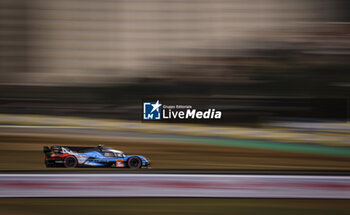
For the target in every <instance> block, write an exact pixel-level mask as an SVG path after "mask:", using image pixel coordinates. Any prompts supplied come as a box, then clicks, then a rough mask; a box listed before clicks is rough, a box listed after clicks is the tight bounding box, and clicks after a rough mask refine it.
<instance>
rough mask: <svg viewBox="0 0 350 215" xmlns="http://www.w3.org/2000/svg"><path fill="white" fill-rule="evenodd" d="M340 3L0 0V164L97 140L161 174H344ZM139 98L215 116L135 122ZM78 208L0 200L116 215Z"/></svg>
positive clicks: (19, 164)
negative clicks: (217, 114) (218, 114)
mask: <svg viewBox="0 0 350 215" xmlns="http://www.w3.org/2000/svg"><path fill="white" fill-rule="evenodd" d="M349 6H350V3H349V1H346V0H294V1H289V0H250V1H244V0H98V1H94V0H30V1H27V0H0V170H2V171H14V170H26V171H33V170H44V169H45V168H44V156H43V154H42V152H41V150H42V147H43V146H44V145H72V146H74V145H77V146H96V145H98V144H104V145H106V146H109V147H113V148H116V149H119V150H122V151H125V153H127V154H142V155H145V156H146V157H148V158H150V159H151V161H152V165H153V168H154V169H160V170H161V169H163V170H164V169H166V170H169V169H170V170H171V169H189V171H193V170H198V169H200V170H224V169H225V170H266V171H270V170H303V171H321V170H322V171H330V170H331V171H334V170H336V171H349V170H350V148H349V146H350V138H349V135H350V125H349V123H348V119H349V104H350V100H349V95H350V90H349V87H350V73H349V69H350V61H349V60H350V58H349V55H350V22H349V21H350V16H349V9H350V7H349ZM147 98H152V99H159V100H160V101H163V102H169V103H173V104H184V105H193V106H195V107H196V106H200V107H202V108H204V109H205V108H215V109H217V110H221V111H222V112H223V117H222V118H223V119H222V120H219V121H215V122H213V121H206V120H202V121H195V122H191V123H178V122H176V123H164V122H163V123H145V122H141V114H142V113H141V112H142V100H143V99H147ZM84 170H85V171H88V170H89V169H84ZM54 171H59V170H55V169H54ZM105 171H106V170H105ZM112 171H115V170H112ZM344 189H345V188H344ZM322 198H323V197H322ZM135 200H137V201H139V202H142V204H139V205H138V206H139V208H137V207H134V203H133V201H129V200H122V199H119V200H118V202H119V201H124V203H121V205H120V204H119V206H118V208H117V209H118V212H126V213H127V214H139V213H143V214H144V213H146V214H147V213H149V214H164V213H167V214H172V213H173V214H175V213H176V214H178V213H181V214H182V213H184V212H187V213H190V212H192V213H196V212H198V213H199V212H201V214H211V213H218V211H219V212H220V213H221V214H231V213H232V212H233V211H235V212H236V213H239V214H254V213H256V211H260V212H261V213H262V214H264V213H266V214H271V212H275V213H278V214H281V213H283V214H288V213H290V214H296V213H298V214H312V213H317V214H327V213H330V214H347V212H348V210H349V207H348V205H349V204H348V203H347V202H345V200H344V201H342V200H337V201H336V200H334V201H333V202H330V201H328V200H324V201H323V200H322V201H321V200H300V201H299V200H288V199H287V200H268V199H265V200H248V199H246V200H234V199H224V200H218V199H205V200H198V199H197V200H196V199H192V200H187V199H185V200H183V199H176V200H168V199H158V200H157V199H156V200H153V199H135ZM42 201H45V204H44V203H43V202H42ZM85 201H88V202H90V203H89V204H91V207H88V206H87V205H86V204H84V203H83V202H82V201H81V200H79V199H74V200H72V199H71V200H67V201H66V200H64V199H55V200H52V199H51V200H43V199H35V200H32V199H24V200H23V199H22V200H21V201H17V200H13V199H5V200H4V199H2V200H1V202H0V207H1V209H2V211H3V212H7V213H9V214H24V213H33V214H40V213H43V214H44V212H43V211H42V207H47V208H50V213H61V210H60V208H61V207H62V206H67V205H68V206H69V208H73V210H77V211H78V207H79V210H81V208H83V210H84V213H93V214H96V213H100V212H101V211H102V212H103V213H105V214H109V213H110V214H115V213H114V212H115V211H116V203H115V200H114V199H108V200H104V199H102V200H101V199H99V200H96V199H85V200H84V202H85ZM157 201H158V202H161V207H159V205H158V203H156V202H157ZM43 205H44V206H43ZM178 205H181V207H178ZM156 206H157V209H154V208H153V207H156ZM285 208H287V209H289V210H285ZM85 210H86V211H85Z"/></svg>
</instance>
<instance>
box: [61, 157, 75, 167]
mask: <svg viewBox="0 0 350 215" xmlns="http://www.w3.org/2000/svg"><path fill="white" fill-rule="evenodd" d="M63 164H64V166H65V167H66V168H75V167H76V166H77V165H78V160H77V158H76V157H74V156H67V157H65V158H64V161H63Z"/></svg>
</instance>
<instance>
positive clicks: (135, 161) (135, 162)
mask: <svg viewBox="0 0 350 215" xmlns="http://www.w3.org/2000/svg"><path fill="white" fill-rule="evenodd" d="M141 165H142V161H141V159H140V158H138V157H131V158H129V160H128V166H129V168H133V169H137V168H141Z"/></svg>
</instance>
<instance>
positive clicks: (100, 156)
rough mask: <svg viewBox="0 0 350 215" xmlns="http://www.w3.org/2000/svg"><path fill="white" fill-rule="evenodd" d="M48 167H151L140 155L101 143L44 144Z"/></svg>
mask: <svg viewBox="0 0 350 215" xmlns="http://www.w3.org/2000/svg"><path fill="white" fill-rule="evenodd" d="M44 154H45V165H46V167H66V168H75V167H120V168H150V161H149V160H148V159H146V158H145V157H143V156H140V155H125V154H124V153H123V152H121V151H118V150H114V149H111V148H108V147H103V146H101V145H99V146H97V147H70V146H52V147H51V148H49V147H48V146H44Z"/></svg>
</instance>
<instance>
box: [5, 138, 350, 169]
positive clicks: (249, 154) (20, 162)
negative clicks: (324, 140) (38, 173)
mask: <svg viewBox="0 0 350 215" xmlns="http://www.w3.org/2000/svg"><path fill="white" fill-rule="evenodd" d="M98 144H103V145H105V146H108V147H112V148H115V149H119V150H122V151H124V152H125V153H126V154H140V155H144V156H146V157H148V158H150V159H151V161H152V167H153V168H155V169H233V170H239V169H251V170H258V169H260V170H276V169H277V170H350V165H349V164H350V158H349V157H336V156H328V155H315V154H306V153H292V152H284V151H277V150H263V149H252V148H240V147H226V146H211V145H199V144H191V143H186V142H170V141H169V142H162V141H150V140H142V139H134V138H132V137H131V138H129V139H125V138H120V139H119V138H105V137H104V136H100V137H98V136H96V137H94V138H91V137H89V136H84V135H74V134H73V135H72V134H54V135H53V134H45V135H44V134H42V133H24V132H15V133H8V132H3V133H0V170H40V169H46V168H45V166H44V155H43V153H42V147H43V146H44V145H49V146H51V145H70V146H97V145H98ZM48 170H57V169H56V168H53V169H52V168H51V169H48ZM85 170H88V169H85ZM104 170H106V169H104ZM114 171H115V170H114Z"/></svg>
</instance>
